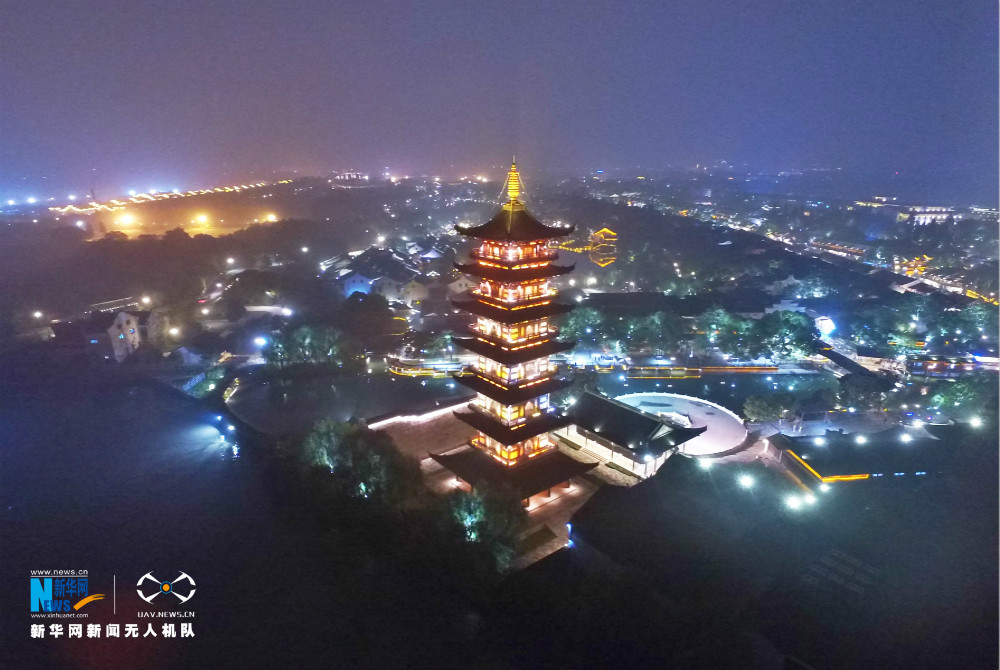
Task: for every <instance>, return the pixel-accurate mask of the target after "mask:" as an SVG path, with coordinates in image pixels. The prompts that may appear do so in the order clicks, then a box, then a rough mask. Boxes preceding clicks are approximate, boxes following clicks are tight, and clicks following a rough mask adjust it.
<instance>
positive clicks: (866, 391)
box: [837, 374, 884, 409]
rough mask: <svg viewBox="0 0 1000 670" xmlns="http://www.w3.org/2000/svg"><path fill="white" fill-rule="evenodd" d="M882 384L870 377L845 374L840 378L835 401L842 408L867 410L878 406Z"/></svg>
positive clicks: (875, 378)
mask: <svg viewBox="0 0 1000 670" xmlns="http://www.w3.org/2000/svg"><path fill="white" fill-rule="evenodd" d="M883 391H884V384H883V383H882V381H880V380H879V379H878V378H877V377H874V376H872V375H859V374H847V375H844V376H843V377H841V378H840V383H839V389H838V391H837V399H838V400H839V401H840V404H841V406H843V407H858V408H863V409H867V408H869V407H873V406H875V405H880V404H881V401H882V398H883Z"/></svg>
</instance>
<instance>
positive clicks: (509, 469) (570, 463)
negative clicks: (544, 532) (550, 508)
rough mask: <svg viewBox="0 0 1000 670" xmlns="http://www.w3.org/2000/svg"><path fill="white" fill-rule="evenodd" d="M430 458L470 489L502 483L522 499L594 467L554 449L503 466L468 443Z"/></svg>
mask: <svg viewBox="0 0 1000 670" xmlns="http://www.w3.org/2000/svg"><path fill="white" fill-rule="evenodd" d="M430 457H431V458H433V459H434V460H435V461H437V462H438V463H440V464H441V465H442V466H444V467H445V468H446V469H447V470H450V471H451V472H453V473H454V474H455V476H456V477H458V478H459V479H461V480H462V481H464V482H466V483H467V484H469V485H470V486H471V487H472V488H473V489H475V488H476V487H477V486H481V485H483V484H487V485H490V486H495V487H504V486H506V487H508V488H510V489H512V490H513V491H514V492H516V493H517V495H518V496H519V497H520V498H522V499H527V498H530V497H531V496H533V495H536V494H538V493H541V492H543V491H547V490H548V489H551V488H554V487H556V486H558V485H559V484H562V483H564V482H567V481H569V480H570V479H572V478H573V477H578V476H580V475H582V474H584V473H585V472H588V471H590V470H592V469H593V468H595V467H597V463H582V462H580V461H577V460H574V459H572V458H570V457H569V456H567V455H566V454H563V453H560V452H559V451H558V450H556V449H552V450H551V451H549V452H547V453H544V454H540V455H539V456H536V457H535V458H533V459H531V460H530V461H528V462H527V463H524V464H521V465H515V466H506V465H503V464H502V463H500V462H499V461H497V460H496V459H494V458H492V457H490V456H489V455H488V454H486V453H485V452H483V451H482V450H480V449H476V448H475V447H471V446H470V447H468V448H466V449H461V450H459V451H454V452H451V453H447V454H430Z"/></svg>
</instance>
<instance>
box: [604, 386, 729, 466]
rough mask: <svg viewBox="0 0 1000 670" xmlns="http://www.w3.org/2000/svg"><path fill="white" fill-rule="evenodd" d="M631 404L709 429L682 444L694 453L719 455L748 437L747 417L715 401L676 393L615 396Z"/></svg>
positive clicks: (682, 449) (679, 421)
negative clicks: (745, 419) (742, 417)
mask: <svg viewBox="0 0 1000 670" xmlns="http://www.w3.org/2000/svg"><path fill="white" fill-rule="evenodd" d="M615 400H618V401H619V402H623V403H625V404H626V405H629V406H630V407H635V408H636V409H639V410H642V411H643V412H648V413H649V414H657V415H662V416H663V417H664V418H666V419H667V420H668V421H671V422H673V423H679V424H681V425H688V424H689V425H690V426H691V427H692V428H701V427H703V426H704V427H705V428H706V430H705V432H704V433H702V434H701V435H698V436H697V437H695V438H694V439H692V440H689V441H687V442H685V443H684V444H682V445H681V447H680V451H681V452H683V453H685V454H689V455H691V456H717V455H720V454H723V453H725V452H727V451H730V450H732V449H735V448H737V447H738V446H740V445H741V444H743V442H744V441H745V440H746V437H747V429H746V426H744V425H743V419H741V418H740V417H739V416H737V415H736V414H734V413H733V412H731V411H730V410H728V409H726V408H725V407H723V406H721V405H716V404H715V403H714V402H709V401H707V400H702V399H701V398H692V397H691V396H686V395H678V394H676V393H627V394H625V395H621V396H618V397H617V398H615Z"/></svg>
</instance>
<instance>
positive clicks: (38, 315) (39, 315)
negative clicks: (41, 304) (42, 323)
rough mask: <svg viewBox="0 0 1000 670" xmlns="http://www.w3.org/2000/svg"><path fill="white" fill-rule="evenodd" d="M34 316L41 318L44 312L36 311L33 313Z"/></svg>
mask: <svg viewBox="0 0 1000 670" xmlns="http://www.w3.org/2000/svg"><path fill="white" fill-rule="evenodd" d="M32 316H33V317H35V318H36V319H40V318H42V313H41V312H35V313H34V314H32Z"/></svg>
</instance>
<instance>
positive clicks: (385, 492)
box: [303, 420, 421, 506]
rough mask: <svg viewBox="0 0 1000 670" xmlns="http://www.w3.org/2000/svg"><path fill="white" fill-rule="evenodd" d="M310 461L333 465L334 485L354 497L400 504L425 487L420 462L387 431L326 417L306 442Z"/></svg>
mask: <svg viewBox="0 0 1000 670" xmlns="http://www.w3.org/2000/svg"><path fill="white" fill-rule="evenodd" d="M303 455H304V457H305V460H306V463H307V464H310V465H320V466H323V467H326V468H329V470H330V474H331V475H332V477H333V479H332V481H333V485H334V487H335V488H336V489H337V490H338V491H340V492H341V493H343V494H345V495H348V496H350V497H352V498H364V499H368V500H371V501H373V502H376V503H381V504H388V505H392V506H398V505H401V504H402V503H404V502H405V500H406V499H408V498H409V497H411V496H412V495H413V494H414V493H415V492H417V491H419V490H420V487H421V474H420V465H419V464H418V463H417V462H416V461H415V460H413V459H412V458H408V457H406V456H404V455H403V454H401V453H400V452H399V450H398V449H397V448H396V445H395V443H393V441H392V438H390V437H389V436H388V435H387V434H386V433H383V432H380V431H372V430H369V429H368V428H366V427H364V426H362V425H360V424H357V423H336V422H333V421H329V420H325V421H320V422H319V423H317V424H316V427H315V428H314V429H313V431H312V432H311V433H310V434H309V436H308V437H307V438H306V440H305V442H304V443H303Z"/></svg>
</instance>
